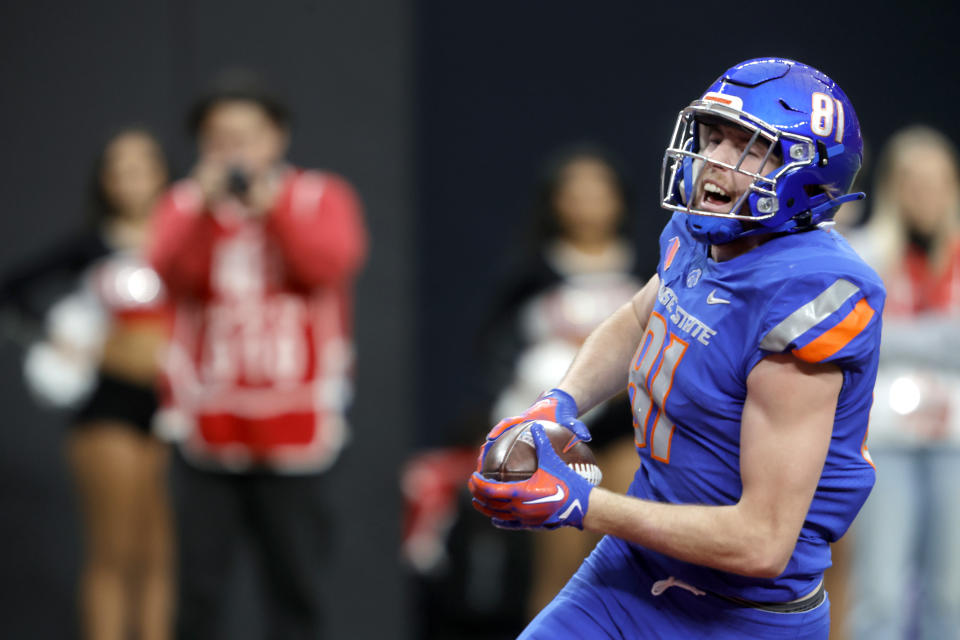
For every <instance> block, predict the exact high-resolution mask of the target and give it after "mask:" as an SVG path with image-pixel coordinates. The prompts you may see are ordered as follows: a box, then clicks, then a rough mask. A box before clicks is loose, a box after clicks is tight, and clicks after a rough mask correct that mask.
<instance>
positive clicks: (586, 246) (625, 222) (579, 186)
mask: <svg viewBox="0 0 960 640" xmlns="http://www.w3.org/2000/svg"><path fill="white" fill-rule="evenodd" d="M631 195H632V194H631V191H630V188H629V187H628V182H627V180H626V178H625V176H624V174H623V173H622V172H621V171H620V170H619V169H618V166H617V163H616V162H615V161H614V160H613V158H612V157H611V155H610V154H609V152H607V151H604V150H603V149H601V148H600V147H599V146H595V145H592V144H581V145H578V146H575V147H572V148H568V149H565V150H563V151H560V152H558V153H557V154H556V155H555V156H554V157H553V158H552V159H551V160H550V161H548V162H547V164H546V166H545V167H544V170H543V172H542V176H541V180H540V185H539V187H538V191H537V205H536V211H535V222H536V232H535V234H534V235H535V239H534V242H533V243H532V246H531V247H530V249H529V250H528V251H524V252H520V254H519V255H521V256H523V257H524V259H523V261H522V262H521V263H520V265H518V266H516V267H515V268H514V269H512V270H511V273H510V275H509V276H508V277H507V278H506V281H505V282H504V283H503V285H502V291H503V293H502V294H501V297H500V299H499V300H498V302H497V303H496V305H495V307H494V313H493V317H492V321H491V323H490V324H489V325H488V328H487V330H486V332H487V333H486V335H484V336H483V338H482V343H483V347H482V351H481V352H482V353H483V354H485V357H486V358H488V363H487V364H488V367H487V371H488V378H487V381H486V382H487V384H488V385H489V390H490V391H491V392H493V393H494V394H495V396H496V399H495V401H494V403H493V406H492V407H491V410H490V414H489V416H490V419H491V420H493V421H494V422H496V420H497V419H498V416H505V415H518V414H519V413H521V412H523V410H524V409H526V408H527V407H528V406H529V405H530V403H531V401H532V400H533V399H535V398H536V397H537V396H539V395H540V394H541V393H542V392H543V391H544V390H546V389H549V388H550V386H551V384H553V383H552V382H551V381H552V380H555V379H556V376H557V375H558V374H562V372H564V371H566V369H567V367H569V366H570V363H571V362H573V358H574V356H575V355H576V353H577V351H578V350H579V348H580V346H581V344H582V343H583V341H584V340H585V339H586V338H587V336H588V335H589V334H590V332H591V331H593V329H595V328H596V327H597V325H599V324H600V322H602V321H603V320H604V319H605V318H607V317H608V316H609V315H610V314H611V313H613V312H614V311H615V310H616V309H618V308H619V307H620V306H621V305H623V304H624V303H625V302H626V301H627V300H629V299H630V298H631V296H633V295H634V294H635V293H636V292H637V291H638V290H639V289H640V287H641V286H642V285H643V282H644V278H645V277H647V276H649V273H645V271H646V269H647V268H648V265H645V264H644V262H643V259H642V258H643V257H642V256H638V255H637V253H636V250H635V248H634V242H633V238H632V237H631V235H630V230H631V228H632V227H631V225H630V222H631V221H630V219H629V213H630V211H631V207H630V201H631ZM584 421H585V422H586V424H587V425H588V426H589V427H590V430H591V434H592V435H593V440H592V441H591V443H590V446H591V449H593V450H594V452H595V453H596V455H597V461H598V463H599V464H600V468H601V469H602V470H603V474H604V479H603V483H602V484H603V486H605V487H607V488H610V489H613V490H616V491H621V492H625V491H626V490H627V487H628V486H629V485H630V482H631V480H632V479H633V474H634V472H635V471H636V466H637V459H636V454H635V452H634V448H633V447H634V445H633V431H632V424H633V419H632V417H631V413H630V404H629V401H628V400H627V397H626V393H624V394H623V395H622V396H621V397H618V398H615V399H614V400H612V401H610V402H608V403H605V404H602V405H600V406H599V407H597V408H595V409H594V410H593V411H591V412H590V413H588V414H587V415H585V416H584ZM551 533H559V534H560V535H544V534H542V533H534V534H533V535H534V536H535V537H536V538H537V540H536V541H535V542H534V543H533V546H532V549H531V551H532V554H533V555H532V558H533V563H532V572H533V573H532V583H531V587H530V594H529V596H528V598H527V615H528V616H529V617H532V616H533V615H535V614H536V613H537V612H538V611H540V610H541V609H542V608H543V607H544V606H546V604H547V603H548V602H549V601H550V600H552V599H553V597H554V596H555V595H556V594H557V592H558V591H559V590H560V588H561V587H563V585H564V584H566V582H567V580H569V579H570V576H571V575H573V572H574V571H576V569H577V567H578V566H579V565H580V562H581V561H582V560H583V558H584V557H585V556H586V555H587V553H589V552H590V550H591V549H592V548H593V546H594V545H595V544H596V543H597V542H598V541H599V539H600V537H599V536H584V535H581V534H580V532H579V531H572V530H571V531H561V532H551Z"/></svg>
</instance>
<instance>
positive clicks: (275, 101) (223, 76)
mask: <svg viewBox="0 0 960 640" xmlns="http://www.w3.org/2000/svg"><path fill="white" fill-rule="evenodd" d="M234 100H238V101H243V102H252V103H254V104H256V105H258V106H259V107H260V108H261V109H263V111H264V112H265V113H266V114H267V116H268V117H269V118H270V119H271V120H272V121H273V123H274V124H276V125H277V126H278V127H281V128H287V127H289V126H290V121H291V119H292V116H291V113H290V109H289V107H288V106H287V105H286V103H285V102H283V101H282V100H281V99H280V98H279V97H278V96H277V94H276V93H275V92H274V91H273V90H272V89H271V88H270V87H269V86H268V85H267V84H266V83H265V82H264V80H263V78H261V77H260V76H259V75H258V74H256V73H255V72H253V71H250V70H249V69H229V70H227V71H223V72H221V73H220V74H218V75H217V76H216V77H215V78H214V79H213V82H211V83H210V85H209V86H208V87H207V89H206V90H205V91H204V92H203V93H202V94H201V95H200V97H199V98H198V99H197V101H196V102H194V103H193V105H192V106H191V107H190V110H189V111H188V113H187V123H186V124H187V131H188V132H189V133H190V135H191V136H193V137H196V136H197V134H199V132H200V128H201V127H202V126H203V123H204V121H206V119H207V116H208V115H210V111H211V110H212V109H213V108H214V107H215V106H216V105H218V104H220V103H222V102H228V101H234Z"/></svg>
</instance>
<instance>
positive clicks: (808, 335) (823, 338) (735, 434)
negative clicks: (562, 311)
mask: <svg viewBox="0 0 960 640" xmlns="http://www.w3.org/2000/svg"><path fill="white" fill-rule="evenodd" d="M660 246H661V261H660V265H659V267H658V274H659V276H660V290H659V292H658V295H657V301H656V304H655V305H654V310H653V312H652V314H651V316H650V319H649V321H648V325H647V332H646V334H645V335H644V338H643V340H642V341H641V343H640V346H639V347H638V349H637V352H636V354H635V357H634V359H633V361H632V363H631V365H630V371H629V386H628V390H629V393H630V397H631V401H632V404H633V409H634V430H635V437H636V445H637V448H638V451H639V454H640V457H641V460H642V465H641V468H640V469H639V470H638V471H637V474H636V477H635V480H634V483H633V485H632V486H631V488H630V494H631V495H634V496H637V497H640V498H646V499H652V500H658V501H665V502H672V503H678V504H689V503H694V504H709V505H725V504H734V503H736V502H737V501H738V500H739V498H740V493H741V490H742V487H741V483H740V445H739V439H740V420H741V417H742V411H743V405H744V400H745V398H746V380H747V376H748V375H749V373H750V371H751V370H752V369H753V367H754V365H756V364H757V363H758V362H759V361H760V360H761V359H763V358H764V357H766V356H767V355H770V354H772V353H780V352H792V353H793V354H794V355H796V356H797V357H798V358H801V359H803V360H806V361H809V362H830V363H834V364H836V365H837V366H838V367H840V368H841V369H842V371H843V375H844V384H843V389H842V391H841V393H840V398H839V401H838V405H837V411H836V417H835V421H834V428H833V438H832V440H831V444H830V448H829V452H828V454H827V459H826V463H825V465H824V469H823V473H822V475H821V478H820V482H819V484H818V487H817V491H816V494H815V495H814V498H813V502H812V504H811V506H810V511H809V513H808V514H807V518H806V521H805V522H804V526H803V530H802V531H801V533H800V537H799V539H798V541H797V546H796V549H795V550H794V553H793V556H792V557H791V559H790V562H789V564H788V565H787V568H786V570H785V571H784V573H783V574H782V575H780V576H779V577H777V578H775V579H761V578H749V577H745V576H740V575H735V574H732V573H727V572H723V571H718V570H715V569H710V568H706V567H702V566H698V565H693V564H689V563H686V562H682V561H680V560H676V559H673V558H670V557H667V556H664V555H662V554H657V553H654V552H651V551H649V550H646V549H642V550H641V549H640V548H639V547H635V550H636V551H637V552H638V553H643V554H645V555H646V556H647V559H648V561H650V562H652V563H653V564H654V565H657V566H658V569H660V570H662V572H663V575H664V577H666V576H676V577H677V578H679V579H682V580H684V581H686V582H689V583H690V584H693V585H696V586H697V587H699V588H702V589H707V590H710V591H713V592H715V593H720V594H724V595H729V596H735V597H741V598H746V599H750V600H754V601H758V602H784V601H789V600H792V599H796V598H799V597H801V596H803V595H805V594H807V593H809V592H810V591H811V590H813V589H814V588H816V586H817V584H818V583H819V582H820V580H821V578H822V573H823V571H824V569H826V568H827V567H828V566H829V565H830V548H829V543H830V542H832V541H834V540H836V539H838V538H839V537H840V536H842V535H843V533H844V532H845V531H846V529H847V527H848V526H849V525H850V523H851V522H852V521H853V519H854V517H855V516H856V514H857V512H858V511H859V509H860V507H861V506H862V504H863V502H864V500H866V498H867V495H868V494H869V492H870V489H871V487H872V486H873V482H874V470H873V467H872V464H871V462H870V460H869V455H868V454H867V452H866V448H865V438H866V430H867V421H868V415H869V410H870V405H871V400H872V391H873V385H874V381H875V378H876V372H877V359H878V346H879V340H880V325H881V321H880V315H881V312H882V310H883V303H884V296H885V294H884V289H883V285H882V283H881V281H880V278H879V277H878V276H877V275H876V273H874V272H873V270H872V269H870V267H868V266H867V265H866V264H865V263H864V262H863V261H862V260H861V259H860V258H859V256H857V255H856V253H854V251H853V250H852V249H851V248H850V246H849V245H848V244H847V243H846V241H845V240H844V239H843V238H842V237H841V236H840V235H839V234H837V233H833V232H829V231H824V230H814V231H810V232H806V233H797V234H790V235H783V236H779V237H776V238H774V239H772V240H770V241H768V242H766V243H764V244H762V245H760V246H759V247H757V248H755V249H753V250H751V251H749V252H747V253H745V254H742V255H740V256H738V257H735V258H733V259H731V260H728V261H725V262H719V263H718V262H714V261H713V260H712V259H709V258H708V251H709V245H708V244H706V243H704V242H701V241H698V240H697V239H696V238H694V237H693V236H692V235H691V234H690V232H689V231H688V228H687V225H686V224H685V221H684V216H683V214H674V217H673V219H672V220H671V221H670V223H668V224H667V226H666V227H665V229H664V231H663V233H662V235H661V239H660ZM784 392H785V393H788V392H789V390H784Z"/></svg>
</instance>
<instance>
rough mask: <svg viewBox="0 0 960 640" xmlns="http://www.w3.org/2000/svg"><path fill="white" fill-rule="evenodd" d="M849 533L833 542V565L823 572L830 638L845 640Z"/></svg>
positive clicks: (848, 580)
mask: <svg viewBox="0 0 960 640" xmlns="http://www.w3.org/2000/svg"><path fill="white" fill-rule="evenodd" d="M851 544H853V542H852V541H851V538H850V534H849V533H848V534H847V535H845V536H843V537H842V538H840V539H839V540H837V541H836V542H834V543H833V545H832V547H831V551H832V554H833V566H832V567H830V568H829V569H827V571H826V573H825V574H824V578H823V580H824V585H825V586H826V588H827V591H828V592H829V593H830V638H831V640H846V639H847V638H848V637H849V636H848V628H849V627H848V622H847V614H848V613H849V611H850V586H849V585H850V545H851Z"/></svg>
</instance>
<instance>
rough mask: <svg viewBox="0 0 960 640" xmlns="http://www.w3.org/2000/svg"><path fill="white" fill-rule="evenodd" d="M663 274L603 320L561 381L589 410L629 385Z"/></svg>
mask: <svg viewBox="0 0 960 640" xmlns="http://www.w3.org/2000/svg"><path fill="white" fill-rule="evenodd" d="M659 287H660V278H659V276H657V274H654V275H653V277H652V278H650V279H649V280H648V281H647V284H645V285H644V286H643V288H642V289H640V291H639V292H637V294H636V295H635V296H634V297H633V299H631V300H630V301H629V302H627V303H626V304H625V305H623V306H622V307H620V308H619V309H618V310H617V311H615V312H614V313H613V315H611V316H610V317H609V318H607V319H606V320H604V321H603V323H601V324H600V326H598V327H597V328H596V329H594V330H593V332H592V333H591V334H590V336H589V337H588V338H587V339H586V341H585V342H584V343H583V346H582V347H581V348H580V351H579V352H578V353H577V357H576V358H575V359H574V361H573V364H571V365H570V368H569V369H568V370H567V373H566V375H564V376H563V380H561V381H560V384H559V385H557V388H558V389H562V390H563V391H566V392H567V393H569V394H570V395H571V396H572V397H573V399H574V400H575V401H576V403H577V408H578V409H579V410H580V413H581V414H583V413H586V412H587V411H589V410H590V409H592V408H593V407H595V406H596V405H598V404H600V403H601V402H603V401H604V400H607V399H608V398H610V397H612V396H614V395H615V394H617V393H619V392H621V391H623V390H624V388H626V386H627V371H628V369H629V365H630V360H631V359H632V358H633V354H634V352H635V351H636V349H637V345H638V344H640V339H641V338H642V337H643V332H644V331H646V328H647V319H648V318H649V317H650V312H651V311H652V310H653V304H654V302H655V301H656V297H657V290H658V289H659Z"/></svg>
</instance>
